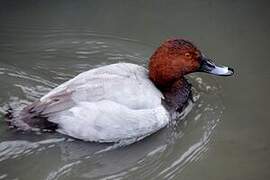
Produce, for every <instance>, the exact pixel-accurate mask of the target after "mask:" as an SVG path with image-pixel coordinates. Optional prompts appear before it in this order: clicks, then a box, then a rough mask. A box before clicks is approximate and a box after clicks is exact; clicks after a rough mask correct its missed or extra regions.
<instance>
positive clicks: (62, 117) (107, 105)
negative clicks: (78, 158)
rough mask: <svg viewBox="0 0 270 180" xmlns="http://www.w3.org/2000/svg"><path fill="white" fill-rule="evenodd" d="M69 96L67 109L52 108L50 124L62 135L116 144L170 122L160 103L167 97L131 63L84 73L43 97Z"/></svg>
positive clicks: (142, 70) (145, 72)
mask: <svg viewBox="0 0 270 180" xmlns="http://www.w3.org/2000/svg"><path fill="white" fill-rule="evenodd" d="M59 94H63V95H65V94H69V96H70V98H69V101H71V102H67V101H64V102H65V103H69V104H72V106H71V107H70V106H67V107H68V108H67V109H64V110H62V111H60V112H59V111H57V112H54V113H53V111H52V110H51V109H50V112H52V113H51V114H49V115H48V116H49V121H52V122H55V123H57V124H58V126H59V129H58V131H59V132H61V133H64V134H67V135H70V136H73V137H75V138H79V139H83V140H88V141H99V142H115V141H119V140H122V139H129V138H140V137H144V136H147V135H149V134H151V133H153V132H155V131H157V130H159V129H161V128H163V127H164V126H165V125H166V124H168V122H169V115H168V112H167V111H166V109H165V108H164V107H163V106H162V104H161V99H162V98H163V96H162V93H161V92H160V91H159V90H158V89H157V88H156V87H155V86H154V84H153V83H152V82H151V81H150V80H149V78H148V71H147V70H146V69H145V68H143V67H141V66H138V65H135V64H129V63H118V64H112V65H108V66H104V67H100V68H96V69H93V70H89V71H86V72H83V73H81V74H79V75H78V76H76V77H75V78H73V79H71V80H69V81H67V82H65V83H63V84H62V85H60V86H58V87H57V88H55V89H54V90H52V91H51V92H49V93H48V94H47V95H45V96H44V97H42V98H41V99H40V101H41V102H42V103H46V102H50V101H51V100H52V98H53V97H55V96H56V95H59Z"/></svg>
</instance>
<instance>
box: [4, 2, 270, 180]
mask: <svg viewBox="0 0 270 180" xmlns="http://www.w3.org/2000/svg"><path fill="white" fill-rule="evenodd" d="M269 12H270V11H269V5H268V4H267V3H266V2H264V3H263V2H260V3H258V2H247V1H224V2H219V3H217V2H214V1H204V2H202V1H193V2H190V1H147V2H144V1H136V2H135V1H134V2H133V1H114V2H108V1H46V2H45V1H44V2H41V1H1V6H0V22H1V25H0V82H1V86H0V112H1V113H0V179H16V178H17V179H27V180H28V179H185V180H187V179H207V180H209V179H224V180H225V179H269V178H270V173H269V167H270V163H269V162H270V161H269V160H270V158H269V155H270V141H269V135H270V131H269V125H270V122H269V115H270V114H269V111H268V108H267V107H268V102H269V101H268V100H269V95H268V93H269V78H270V74H269V65H270V63H269V58H270V53H269V50H268V47H269V45H270V44H269V42H268V41H269V35H270V22H269V21H268V17H269V15H270V14H269ZM176 36H177V37H185V38H187V39H190V40H192V41H194V42H195V43H196V44H197V45H198V46H199V47H200V48H201V49H202V50H203V51H204V53H205V54H207V55H208V56H209V57H215V58H216V62H218V64H224V65H230V66H232V67H234V68H235V70H236V74H235V76H233V77H229V78H222V77H213V76H210V75H205V74H201V73H196V74H192V75H190V76H189V77H188V79H189V81H190V82H191V83H192V84H193V93H194V98H195V103H194V104H192V105H190V106H189V107H188V109H186V114H185V117H184V118H183V119H182V120H181V121H179V122H177V123H173V124H171V125H170V126H169V127H167V128H165V129H163V130H161V131H159V132H157V133H155V134H153V135H152V136H150V137H147V138H146V139H144V140H142V141H139V142H137V143H134V144H131V145H128V146H125V143H127V142H125V143H123V144H116V145H114V144H97V143H89V142H83V141H79V140H74V139H72V138H69V137H67V136H63V135H61V134H52V133H48V134H36V133H22V132H16V131H14V130H10V129H8V128H7V125H6V123H5V122H4V117H3V115H4V110H5V109H6V108H7V107H8V104H10V105H11V106H12V107H16V108H22V107H23V106H25V105H27V104H29V103H31V102H33V101H34V100H36V99H38V98H40V97H41V96H42V95H44V94H45V93H47V92H48V91H49V90H51V89H52V88H54V87H56V86H57V85H59V84H61V83H62V82H64V81H66V80H68V79H70V78H72V77H74V76H75V75H76V74H78V73H80V72H83V71H86V70H88V69H91V68H95V67H99V66H103V65H106V64H111V63H116V62H131V63H136V64H139V65H142V66H145V67H146V66H147V62H148V58H149V56H150V55H151V54H152V52H153V51H154V49H155V48H156V47H157V46H158V45H159V43H160V42H161V41H162V40H164V39H166V38H168V37H176Z"/></svg>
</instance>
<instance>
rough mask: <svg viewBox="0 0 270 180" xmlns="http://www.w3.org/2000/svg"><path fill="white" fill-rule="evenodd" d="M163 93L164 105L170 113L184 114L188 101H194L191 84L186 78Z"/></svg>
mask: <svg viewBox="0 0 270 180" xmlns="http://www.w3.org/2000/svg"><path fill="white" fill-rule="evenodd" d="M162 93H163V95H164V97H165V99H164V100H163V105H164V106H165V107H166V108H167V110H168V111H169V112H170V113H173V112H175V111H176V112H182V110H183V109H184V108H185V107H186V105H187V104H188V100H189V99H191V100H192V91H191V84H190V83H189V82H188V81H187V80H186V79H185V78H181V79H179V80H178V81H176V82H174V83H173V84H172V86H170V87H169V88H166V89H164V90H162Z"/></svg>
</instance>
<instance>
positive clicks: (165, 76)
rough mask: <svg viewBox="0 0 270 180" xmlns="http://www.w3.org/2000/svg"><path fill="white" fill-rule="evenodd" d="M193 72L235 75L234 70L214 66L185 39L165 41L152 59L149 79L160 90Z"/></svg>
mask: <svg viewBox="0 0 270 180" xmlns="http://www.w3.org/2000/svg"><path fill="white" fill-rule="evenodd" d="M193 72H206V73H209V74H214V75H218V76H230V75H233V73H234V71H233V69H232V68H229V67H225V66H218V65H216V64H214V62H213V61H212V60H211V59H209V58H207V57H206V56H204V55H203V54H202V53H201V51H200V50H199V49H198V48H197V47H196V46H194V45H193V44H192V43H191V42H189V41H186V40H183V39H170V40H167V41H165V42H164V43H162V44H161V46H160V47H159V48H157V50H156V51H155V52H154V54H153V55H152V56H151V57H150V61H149V78H150V79H151V80H152V81H153V82H154V84H155V85H156V86H158V87H160V88H162V87H169V86H170V85H171V84H173V83H174V82H175V81H177V80H179V79H181V78H183V76H184V75H186V74H189V73H193Z"/></svg>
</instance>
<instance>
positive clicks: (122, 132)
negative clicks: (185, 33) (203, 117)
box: [7, 39, 233, 142]
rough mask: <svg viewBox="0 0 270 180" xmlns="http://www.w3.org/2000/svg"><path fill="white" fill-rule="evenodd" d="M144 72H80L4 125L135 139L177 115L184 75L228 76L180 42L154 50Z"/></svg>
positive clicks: (186, 89)
mask: <svg viewBox="0 0 270 180" xmlns="http://www.w3.org/2000/svg"><path fill="white" fill-rule="evenodd" d="M148 69H149V70H147V69H146V68H144V67H142V66H139V65H135V64H130V63H117V64H111V65H107V66H103V67H99V68H96V69H92V70H89V71H86V72H83V73H81V74H79V75H77V76H76V77H74V78H73V79H71V80H69V81H67V82H65V83H63V84H61V85H59V86H58V87H56V88H55V89H53V90H52V91H50V92H49V93H48V94H46V95H45V96H43V97H42V98H40V99H39V100H38V101H36V102H34V103H32V104H30V105H28V106H26V107H25V108H24V109H22V110H21V111H19V112H18V113H14V112H11V111H10V112H8V113H7V119H8V122H9V123H10V124H11V125H12V126H13V127H16V128H18V129H21V130H50V131H58V132H60V133H63V134H66V135H69V136H72V137H74V138H78V139H82V140H86V141H95V142H118V141H121V140H125V139H135V140H136V139H137V140H138V139H142V138H144V137H146V136H148V135H150V134H152V133H154V132H156V131H158V130H160V129H161V128H163V127H165V126H166V125H167V124H168V123H169V122H170V120H171V119H172V117H174V118H177V116H175V114H178V115H180V114H179V112H181V111H182V110H183V108H184V107H185V105H186V104H187V102H188V100H189V99H190V98H191V97H192V94H191V85H190V84H189V83H188V82H187V80H186V79H185V78H184V75H186V74H189V73H192V72H196V71H200V72H207V73H210V74H215V75H223V76H224V75H226V76H227V75H232V74H233V70H232V69H230V68H228V67H223V66H222V67H218V66H216V65H215V64H214V63H213V62H212V61H211V60H210V59H207V58H205V57H204V56H203V55H202V54H201V52H200V51H199V50H198V49H197V48H196V47H195V46H194V45H193V44H191V43H190V42H188V41H185V40H182V39H172V40H168V41H165V42H164V43H163V44H162V45H161V46H160V47H159V48H157V50H156V51H155V52H154V54H153V55H152V56H151V57H150V61H149V68H148ZM177 112H178V113H177ZM172 115H173V116H172Z"/></svg>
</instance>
